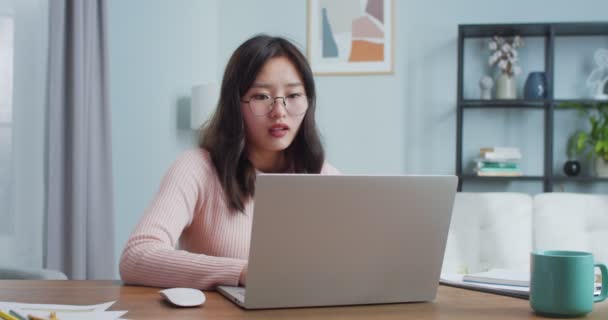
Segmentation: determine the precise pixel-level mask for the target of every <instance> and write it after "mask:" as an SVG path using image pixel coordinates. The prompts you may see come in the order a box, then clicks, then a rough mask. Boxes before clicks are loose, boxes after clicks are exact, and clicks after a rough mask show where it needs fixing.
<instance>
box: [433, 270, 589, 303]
mask: <svg viewBox="0 0 608 320" xmlns="http://www.w3.org/2000/svg"><path fill="white" fill-rule="evenodd" d="M462 277H464V275H462V274H446V273H442V274H441V277H440V278H439V283H441V284H445V285H449V286H454V287H459V288H464V289H471V290H478V291H484V292H490V293H496V294H502V295H507V296H511V297H517V298H522V299H528V297H529V296H530V288H529V287H521V286H508V285H499V284H487V283H480V282H469V281H463V280H462ZM594 295H595V296H599V295H600V287H599V286H598V285H597V284H596V290H595V292H594Z"/></svg>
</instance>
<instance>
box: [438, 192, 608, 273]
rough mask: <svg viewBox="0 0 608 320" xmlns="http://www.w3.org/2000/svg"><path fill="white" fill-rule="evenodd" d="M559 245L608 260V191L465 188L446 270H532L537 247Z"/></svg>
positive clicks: (457, 208) (451, 234) (457, 204)
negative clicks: (533, 192) (479, 190)
mask: <svg viewBox="0 0 608 320" xmlns="http://www.w3.org/2000/svg"><path fill="white" fill-rule="evenodd" d="M553 249H558V250H578V251H589V252H592V253H593V254H594V256H595V259H596V261H600V262H604V263H608V196H606V195H591V194H575V193H557V192H556V193H541V194H537V195H533V196H531V195H529V194H523V193H508V192H504V193H466V192H459V193H457V195H456V199H455V202H454V209H453V211H452V221H451V224H450V232H449V234H448V242H447V246H446V253H445V256H444V262H443V268H442V272H444V273H473V272H481V271H485V270H488V269H491V268H508V269H519V270H529V265H530V264H529V260H530V252H531V251H532V250H553Z"/></svg>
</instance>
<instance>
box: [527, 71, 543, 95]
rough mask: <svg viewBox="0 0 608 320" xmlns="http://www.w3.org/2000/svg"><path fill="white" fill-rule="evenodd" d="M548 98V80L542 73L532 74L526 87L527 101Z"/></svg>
mask: <svg viewBox="0 0 608 320" xmlns="http://www.w3.org/2000/svg"><path fill="white" fill-rule="evenodd" d="M546 97H547V78H546V77H545V73H544V72H541V71H537V72H530V74H529V75H528V79H526V85H525V86H524V98H525V99H544V98H546Z"/></svg>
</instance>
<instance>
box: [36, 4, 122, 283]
mask: <svg viewBox="0 0 608 320" xmlns="http://www.w3.org/2000/svg"><path fill="white" fill-rule="evenodd" d="M49 5H50V8H49V9H50V16H49V23H50V26H49V73H48V77H49V79H48V80H49V81H48V90H49V91H48V97H47V98H48V103H47V119H48V123H47V133H48V135H47V139H48V140H47V148H48V150H47V157H48V159H47V164H48V167H47V181H46V182H47V185H46V188H47V212H46V213H47V215H46V218H47V230H46V240H47V242H46V251H45V262H46V267H47V268H50V269H55V270H61V271H63V272H64V273H65V274H66V275H67V276H68V277H69V278H70V279H74V280H78V279H112V278H115V262H114V261H115V257H114V252H113V251H114V212H113V210H114V209H113V198H112V166H111V164H112V156H111V150H112V148H111V135H110V128H111V127H110V120H111V119H110V106H109V101H108V86H107V81H108V73H107V60H108V55H107V48H106V44H107V41H106V22H105V19H106V17H105V16H106V14H107V11H106V8H105V4H104V1H103V0H52V1H50V2H49Z"/></svg>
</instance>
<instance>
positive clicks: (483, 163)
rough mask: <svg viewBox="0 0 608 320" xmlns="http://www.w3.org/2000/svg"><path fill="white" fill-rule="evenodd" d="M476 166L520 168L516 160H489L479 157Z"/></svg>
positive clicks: (481, 167)
mask: <svg viewBox="0 0 608 320" xmlns="http://www.w3.org/2000/svg"><path fill="white" fill-rule="evenodd" d="M476 167H477V168H478V169H519V164H518V163H517V162H514V161H487V160H483V159H478V160H477V161H476Z"/></svg>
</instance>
